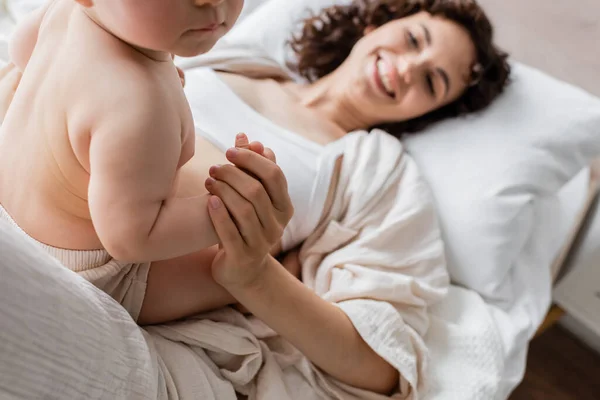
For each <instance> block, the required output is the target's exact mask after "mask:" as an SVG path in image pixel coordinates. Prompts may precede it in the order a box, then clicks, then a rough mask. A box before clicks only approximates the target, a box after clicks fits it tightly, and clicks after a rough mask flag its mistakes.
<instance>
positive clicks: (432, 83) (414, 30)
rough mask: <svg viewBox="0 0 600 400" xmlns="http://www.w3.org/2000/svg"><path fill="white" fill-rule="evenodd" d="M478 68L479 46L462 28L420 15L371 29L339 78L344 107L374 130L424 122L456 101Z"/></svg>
mask: <svg viewBox="0 0 600 400" xmlns="http://www.w3.org/2000/svg"><path fill="white" fill-rule="evenodd" d="M474 63H475V46H474V45H473V42H472V41H471V39H470V37H469V34H468V32H467V31H466V30H465V29H464V28H463V27H461V26H460V25H458V24H457V23H455V22H452V21H449V20H447V19H445V18H443V17H434V16H432V15H431V14H429V13H427V12H421V13H418V14H415V15H412V16H409V17H406V18H402V19H398V20H394V21H391V22H388V23H387V24H385V25H383V26H381V27H379V28H367V30H366V31H365V36H364V37H363V38H362V39H361V40H360V41H359V42H358V43H357V44H356V45H355V46H354V48H353V49H352V53H351V54H350V56H349V57H348V58H347V59H346V61H345V62H344V63H343V64H342V66H340V68H338V70H337V71H336V72H335V73H334V74H336V75H337V78H336V82H340V86H341V87H343V88H344V89H343V90H344V92H343V93H344V95H343V96H344V97H345V99H344V101H346V102H347V103H351V107H350V108H351V109H352V110H354V111H355V112H357V113H359V114H360V115H361V116H362V118H361V119H362V120H363V121H364V122H366V123H367V124H368V125H369V126H373V125H378V124H381V123H386V122H399V121H405V120H409V119H412V118H415V117H419V116H422V115H424V114H427V113H429V112H431V111H433V110H435V109H437V108H440V107H442V106H444V105H446V104H448V103H451V102H452V101H454V100H456V99H457V98H458V97H460V95H461V94H462V93H463V92H464V90H465V89H466V87H467V86H468V84H469V80H470V76H471V69H472V66H473V64H474ZM338 79H339V80H338ZM342 85H343V86H342Z"/></svg>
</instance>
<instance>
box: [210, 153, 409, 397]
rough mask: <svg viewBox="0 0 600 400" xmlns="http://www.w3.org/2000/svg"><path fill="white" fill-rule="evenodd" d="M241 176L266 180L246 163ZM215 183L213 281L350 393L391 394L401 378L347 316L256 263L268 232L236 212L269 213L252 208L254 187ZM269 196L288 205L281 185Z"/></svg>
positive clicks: (223, 178) (269, 264) (267, 264)
mask: <svg viewBox="0 0 600 400" xmlns="http://www.w3.org/2000/svg"><path fill="white" fill-rule="evenodd" d="M244 169H246V170H248V171H249V172H251V173H252V174H254V175H255V176H258V177H261V175H262V174H263V171H261V170H260V168H256V169H254V165H253V164H252V163H250V162H249V163H247V164H246V165H245V166H244ZM213 176H214V177H215V178H216V179H217V180H218V185H216V184H215V183H213V184H211V185H209V187H208V189H209V191H210V192H211V193H213V194H214V195H215V196H218V197H219V199H220V200H218V201H217V202H216V204H215V206H213V207H211V208H210V209H209V210H210V211H209V214H210V216H211V219H212V221H213V224H214V226H215V231H216V232H217V235H218V236H219V240H220V242H221V249H220V250H219V253H218V254H217V256H216V257H215V261H214V262H213V265H212V273H213V277H214V278H215V280H216V281H217V282H218V283H219V284H221V285H222V286H223V287H224V288H225V289H227V291H228V292H229V293H231V294H232V295H233V297H235V298H236V299H237V300H238V301H239V302H240V303H241V304H242V305H243V306H245V307H246V308H247V309H248V310H249V311H250V312H252V313H253V314H254V315H256V316H257V317H259V318H260V319H262V320H263V321H264V322H265V323H266V324H267V325H269V326H270V327H271V328H272V329H274V330H275V331H276V332H278V333H279V334H280V335H281V336H283V337H284V338H286V339H287V340H288V341H289V342H291V343H292V344H293V345H295V346H296V347H297V348H298V349H299V350H300V351H301V352H302V353H303V354H304V355H305V356H306V357H308V359H309V360H311V361H312V362H313V363H314V364H315V365H317V366H318V367H320V368H321V369H323V370H324V371H325V372H327V373H329V374H330V375H332V376H333V377H335V378H337V379H338V380H340V381H342V382H345V383H347V384H349V385H352V386H355V387H359V388H363V389H367V390H371V391H375V392H380V393H385V394H387V393H389V392H391V391H392V390H393V389H394V387H395V386H396V385H397V382H398V379H399V374H398V372H397V371H396V370H395V369H394V368H393V367H392V366H391V365H390V364H388V363H387V362H386V361H385V360H384V359H382V358H381V357H380V356H379V355H378V354H377V353H375V352H374V351H373V350H372V349H371V348H370V347H369V346H368V345H367V344H366V343H365V342H364V341H363V339H362V338H361V337H360V335H359V334H358V332H357V331H356V329H355V328H354V325H353V324H352V322H351V321H350V319H349V318H348V316H347V315H346V314H345V313H344V312H343V311H342V310H341V309H340V308H338V307H337V306H335V305H333V304H331V303H329V302H327V301H325V300H323V299H322V298H320V297H319V296H317V295H316V294H315V293H314V292H313V291H311V290H310V289H308V288H307V287H305V286H304V285H303V284H302V283H301V282H300V281H298V280H297V279H295V278H294V277H293V276H292V275H291V274H289V273H288V272H287V271H286V270H285V269H284V268H283V267H282V266H281V265H280V264H279V263H278V262H277V261H276V260H275V259H274V258H273V257H271V256H266V257H265V256H261V254H266V253H265V252H264V247H265V245H264V243H266V242H268V240H267V239H266V238H268V237H269V236H270V234H269V233H268V232H265V231H268V229H265V228H264V227H263V226H262V225H261V224H260V223H259V219H260V218H259V217H257V216H253V215H250V214H249V213H247V212H245V213H242V212H241V210H242V209H244V210H246V211H249V210H256V213H258V212H259V210H261V208H262V210H261V211H262V212H265V211H266V210H265V209H264V208H263V207H259V206H257V205H256V204H255V203H254V202H253V195H252V193H253V192H254V191H253V190H252V189H251V188H252V187H255V186H254V184H253V183H249V184H243V183H241V182H237V183H236V184H235V186H237V189H236V190H232V187H231V186H229V181H230V177H229V176H227V174H225V173H222V174H221V173H218V174H215V175H213ZM244 178H245V179H246V178H247V177H246V176H245V177H244ZM272 181H276V180H275V179H273V180H272ZM232 186H234V185H233V184H232ZM266 189H267V191H268V192H269V197H270V198H271V199H272V200H273V204H274V206H275V208H277V207H278V206H277V205H278V204H282V205H283V204H284V203H285V202H286V201H285V199H284V198H283V197H284V195H285V196H287V190H286V185H285V181H282V182H281V184H280V185H274V187H271V188H269V187H266ZM215 199H216V197H214V198H213V199H211V201H212V200H215ZM288 201H289V198H288ZM247 203H251V204H253V205H254V206H253V207H249V206H248V204H247ZM260 248H263V251H262V252H261V251H260V250H259V249H260ZM257 249H258V250H257Z"/></svg>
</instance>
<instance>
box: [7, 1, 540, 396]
mask: <svg viewBox="0 0 600 400" xmlns="http://www.w3.org/2000/svg"><path fill="white" fill-rule="evenodd" d="M36 1H37V2H38V3H39V2H40V0H29V1H27V2H25V1H24V2H23V4H25V3H27V4H34V3H35V2H36ZM19 15H20V14H19ZM13 26H14V24H13V23H12V21H11V19H10V18H9V16H8V14H6V12H5V10H2V12H1V13H0V35H3V36H4V38H5V37H6V36H7V35H8V34H9V33H10V31H11V29H12V28H13ZM6 49H7V47H6V40H0V59H1V60H6V59H7V52H6ZM515 273H518V274H521V278H522V279H521V280H522V282H523V285H524V286H523V288H520V289H519V291H518V293H515V296H516V299H517V300H516V301H515V303H514V304H513V305H512V306H511V307H510V308H507V309H504V310H501V309H499V308H497V307H493V306H490V305H487V304H485V303H484V302H483V301H482V299H481V297H480V296H479V295H478V294H476V293H474V292H472V291H467V290H464V289H461V288H458V287H452V288H451V290H450V293H449V296H448V298H447V299H446V301H444V302H443V303H442V304H440V305H439V306H437V307H435V308H434V310H432V312H433V315H434V316H436V318H433V319H432V329H431V332H434V334H433V335H429V336H427V337H426V341H427V343H428V345H429V348H430V352H431V359H432V362H433V363H436V362H437V363H438V364H439V367H438V368H437V369H436V371H435V376H433V377H432V378H433V379H432V381H433V382H434V385H433V386H432V389H431V391H430V393H429V395H428V396H426V397H427V398H429V399H441V398H443V399H457V400H459V399H460V400H466V399H469V398H472V399H473V400H479V399H481V400H488V399H489V400H494V399H498V400H500V399H506V398H507V397H508V394H509V393H510V392H511V391H512V390H513V389H514V387H515V386H516V385H517V384H518V382H519V381H520V379H521V377H522V374H523V371H524V367H525V359H526V350H527V344H528V341H529V339H530V337H531V336H532V335H533V334H534V332H535V330H536V327H537V326H538V324H539V323H540V322H541V320H542V319H543V317H544V315H545V311H546V309H547V307H548V305H549V288H546V287H536V286H535V284H534V283H535V282H537V281H538V280H539V279H537V278H538V277H539V274H546V273H549V272H548V271H534V270H530V269H529V268H527V266H524V268H522V269H520V270H519V271H516V272H515ZM496 336H499V337H500V339H501V340H500V341H499V342H497V343H500V344H499V345H493V346H490V340H489V339H490V337H496ZM458 337H460V340H457V338H458ZM450 339H452V340H450ZM492 342H496V341H492ZM115 343H116V342H115ZM449 343H453V345H452V346H449V345H448V344H449ZM498 346H500V347H501V348H499V347H498ZM485 353H489V354H490V355H492V354H500V355H501V356H500V357H496V356H491V357H487V358H483V359H482V358H481V357H480V356H479V355H481V354H485ZM474 354H478V356H476V357H474V356H473V355H474ZM442 361H443V362H442ZM482 363H484V364H485V365H482ZM484 366H485V368H481V367H484ZM482 369H483V370H486V371H488V373H487V374H486V375H483V376H482V375H481V374H480V373H479V371H480V370H482ZM492 370H494V371H497V374H489V371H492ZM465 377H467V378H468V379H465ZM450 388H452V390H451V392H448V390H449V389H450ZM461 393H470V395H469V396H470V397H465V396H464V395H461ZM473 393H477V395H476V396H473V395H472V394H473Z"/></svg>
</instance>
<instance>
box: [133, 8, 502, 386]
mask: <svg viewBox="0 0 600 400" xmlns="http://www.w3.org/2000/svg"><path fill="white" fill-rule="evenodd" d="M291 45H292V48H293V49H294V50H295V52H296V54H297V57H298V60H297V65H296V68H297V71H298V72H299V73H300V74H301V75H302V76H304V77H305V78H307V79H308V81H309V82H310V83H308V84H300V83H296V82H293V81H291V80H290V79H289V78H286V76H285V74H284V73H282V72H281V71H276V70H273V73H272V75H271V76H269V75H268V74H266V75H265V74H262V75H261V74H259V75H258V76H256V74H252V75H253V77H250V76H245V75H244V74H243V73H238V74H232V73H227V72H218V73H217V72H215V71H214V70H213V69H210V68H202V69H195V70H192V71H189V72H188V73H187V76H186V78H187V89H186V90H187V95H188V98H189V101H190V104H191V106H192V111H193V112H194V117H195V120H196V123H197V126H198V128H199V130H201V133H200V134H201V135H202V137H203V139H201V138H200V137H199V138H198V140H197V144H196V145H197V149H196V156H195V157H194V159H193V160H192V161H191V162H190V163H189V164H187V165H186V166H184V168H183V174H182V179H181V181H180V182H179V187H178V194H179V195H180V196H188V195H195V194H198V193H206V191H207V189H209V190H210V192H211V193H213V194H217V195H219V194H221V193H223V191H224V190H227V189H226V188H227V185H225V184H224V183H223V182H224V180H226V178H225V175H226V174H227V171H228V170H230V167H228V166H224V167H219V168H212V169H211V166H213V165H219V164H225V163H226V159H225V158H224V156H223V154H222V150H223V148H224V147H227V146H229V145H230V144H231V143H232V140H231V139H232V136H231V135H233V134H235V133H236V132H238V131H245V132H247V133H248V134H249V136H250V137H251V139H254V140H260V141H262V142H263V143H264V144H265V145H267V146H269V147H271V148H273V150H274V151H275V154H277V156H278V163H279V165H280V167H281V169H282V170H283V172H284V173H285V175H286V177H287V180H288V183H289V191H290V196H291V198H292V202H293V205H294V207H295V209H296V214H295V216H294V218H293V219H292V221H291V222H290V224H289V226H288V228H286V231H285V232H284V235H283V238H282V242H281V244H280V246H278V248H277V249H274V251H273V253H274V254H279V253H280V252H281V251H284V252H285V251H290V250H292V249H294V248H295V247H297V246H298V245H300V244H301V243H302V242H303V241H304V240H305V239H306V238H307V237H308V236H309V235H310V234H311V233H312V232H313V231H315V230H316V229H317V227H318V226H320V225H321V222H322V221H323V220H324V219H326V216H327V214H328V213H329V212H330V211H331V209H332V208H335V205H334V202H335V199H336V189H337V188H338V187H337V181H338V179H339V176H340V173H341V171H340V169H341V165H342V160H343V158H342V156H343V157H347V152H346V149H347V141H348V140H350V139H347V138H350V136H351V135H350V136H348V135H347V134H348V133H352V132H355V131H360V130H366V129H371V128H373V127H382V128H384V129H385V130H387V131H388V132H390V133H392V134H394V135H396V136H398V137H399V136H401V135H402V134H404V133H411V132H416V131H418V130H420V129H423V128H424V127H426V126H427V125H428V124H430V123H433V122H436V121H438V120H441V119H443V118H448V117H454V116H458V115H461V114H465V113H468V112H473V111H477V110H480V109H483V108H484V107H486V106H487V105H488V104H489V103H490V102H491V101H492V100H493V99H494V98H495V97H496V96H497V95H498V94H499V93H500V92H501V91H502V89H503V88H504V86H505V84H506V81H507V77H508V74H509V68H508V65H507V63H506V55H505V54H504V53H502V52H500V51H499V50H497V49H496V48H495V47H494V46H493V44H492V28H491V25H490V23H489V21H488V20H487V18H486V17H485V15H484V14H483V12H482V10H481V9H480V8H479V7H478V5H477V4H476V3H474V2H473V1H470V0H457V1H443V0H429V1H418V0H406V1H372V2H368V3H367V2H355V3H354V4H352V5H349V6H336V7H332V8H329V9H326V10H324V11H323V12H322V13H321V14H320V15H317V16H315V17H313V18H311V19H309V20H307V21H305V23H304V28H303V30H302V32H301V34H300V35H299V36H298V37H296V38H294V39H293V40H292V42H291ZM207 59H210V58H207ZM201 63H204V64H205V65H208V64H209V63H208V62H204V61H201ZM215 69H221V70H231V68H228V67H227V66H226V65H223V64H219V65H218V66H217V67H215ZM242 72H243V71H242ZM248 75H250V72H249V73H248ZM226 105H227V106H229V108H228V107H227V106H226ZM232 115H234V116H235V118H232ZM209 170H210V171H211V173H210V175H211V177H212V180H211V179H209V180H208V181H207V178H208V177H207V175H206V172H205V171H209ZM205 181H206V182H207V183H206V186H207V187H205V186H204V182H205ZM384 211H385V210H384ZM217 251H218V250H217V249H212V250H211V251H210V252H207V253H204V254H203V255H201V257H214V256H215V254H216V253H217ZM309 256H310V255H308V256H307V257H309ZM195 257H196V256H195ZM307 257H305V259H306V258H307ZM437 257H438V258H437V259H436V261H438V264H437V265H436V268H438V267H443V264H442V263H440V262H439V261H440V260H441V255H439V254H438V256H437ZM197 261H198V260H197V259H194V258H192V257H187V258H183V259H181V260H176V261H175V262H169V263H162V264H157V265H153V267H152V268H151V270H150V275H149V277H148V283H147V285H148V286H147V289H146V294H145V295H146V298H145V300H144V308H145V307H147V306H148V309H153V310H158V312H157V313H155V314H152V315H149V314H147V313H145V312H144V311H145V310H144V308H142V312H141V314H140V320H139V321H138V322H140V323H156V322H162V321H167V320H171V319H173V318H179V317H183V316H186V315H192V314H195V313H197V312H200V311H203V310H206V309H210V308H213V307H216V306H220V305H225V304H230V303H233V302H236V301H239V302H240V303H241V304H242V305H243V306H245V307H246V308H248V309H249V310H250V311H251V312H252V313H253V314H255V315H256V316H258V317H259V318H260V319H262V320H263V321H264V322H265V323H266V324H267V325H268V326H269V327H270V328H272V329H273V330H275V331H276V332H277V333H279V334H280V335H281V336H282V337H284V338H285V339H287V341H289V342H291V343H292V344H293V345H294V346H295V347H296V348H298V349H299V350H300V351H301V352H302V353H303V354H304V356H306V357H307V358H308V359H309V360H310V361H311V362H312V363H313V364H314V365H316V366H317V367H319V368H320V369H322V370H323V371H325V372H327V373H328V374H329V375H330V376H332V377H334V378H336V379H337V380H339V381H341V382H343V383H345V384H347V385H350V386H354V387H357V388H361V389H365V390H368V391H372V392H378V393H388V392H390V391H391V390H392V389H393V388H395V387H396V388H398V380H399V379H400V386H399V387H400V391H401V392H403V394H404V395H408V393H409V392H413V391H414V392H416V391H418V390H419V387H418V386H420V383H419V382H418V381H419V379H420V378H414V377H408V376H403V374H404V375H408V374H407V373H405V372H404V371H400V368H399V367H398V366H397V365H396V364H394V363H393V362H391V361H390V359H389V358H387V357H384V355H382V354H383V353H382V351H381V349H377V350H375V349H373V347H374V346H373V343H372V342H370V341H369V338H368V334H366V333H365V332H364V331H362V330H361V328H360V327H359V326H358V322H357V321H356V320H355V319H354V314H352V312H350V311H348V309H345V308H344V307H343V306H340V307H336V306H334V305H333V304H332V303H331V302H329V301H326V300H324V299H323V298H321V297H319V296H317V295H316V294H315V293H314V292H313V291H312V290H310V289H308V288H307V287H305V286H303V285H301V284H299V283H298V281H296V280H295V279H291V277H290V276H289V275H288V274H282V273H281V271H283V269H282V268H275V267H272V268H271V269H269V274H266V275H268V279H265V280H264V281H263V282H262V284H261V285H262V289H263V290H257V289H256V288H253V289H248V288H244V289H240V288H236V287H234V286H231V287H228V286H227V285H224V286H221V285H218V284H216V283H214V284H210V283H207V284H203V285H204V286H203V287H201V288H199V287H198V285H197V284H195V283H196V282H199V281H203V282H207V280H205V279H204V280H201V279H198V278H199V275H206V274H210V272H209V271H198V269H197V268H195V265H197ZM303 261H305V260H303ZM283 264H284V266H285V267H286V268H287V269H288V270H291V271H294V270H297V269H298V256H297V253H295V252H290V253H288V256H287V257H286V258H285V259H284V261H283ZM272 265H274V264H272ZM174 271H177V272H174ZM303 272H305V275H307V274H306V271H303ZM437 273H438V274H439V275H437V276H436V277H435V279H437V281H436V282H435V283H432V284H431V290H430V292H431V293H429V295H430V296H429V297H427V296H425V295H424V296H423V299H424V300H423V302H424V303H425V305H427V304H431V302H433V301H437V300H439V299H440V297H441V294H440V293H441V292H443V287H444V279H443V278H444V277H443V276H441V275H443V274H441V273H440V272H439V271H438V272H437ZM312 278H313V277H312V276H311V277H307V276H304V279H312ZM435 279H434V280H435ZM265 288H267V289H269V290H266V289H265ZM312 289H314V285H313V287H312ZM421 289H422V288H421ZM199 293H200V294H201V295H199ZM207 293H209V294H210V296H207ZM207 298H210V299H211V301H210V303H207V302H206V299H207ZM332 301H335V300H332ZM300 305H302V306H301V307H300ZM420 306H421V305H420ZM407 315H408V314H407ZM405 319H406V320H407V321H409V324H408V325H410V327H409V328H407V329H414V330H415V331H416V332H417V334H414V335H410V338H412V339H411V340H414V341H418V336H419V335H420V334H422V333H423V332H422V331H423V330H422V329H419V328H416V327H415V326H418V325H419V321H410V318H409V317H408V316H406V318H405ZM415 346H416V347H418V345H417V344H415ZM348 349H352V351H348ZM417 353H418V351H417ZM399 371H400V377H398V372H399ZM415 371H417V372H416V373H422V372H423V369H422V368H421V367H415ZM415 379H416V380H415Z"/></svg>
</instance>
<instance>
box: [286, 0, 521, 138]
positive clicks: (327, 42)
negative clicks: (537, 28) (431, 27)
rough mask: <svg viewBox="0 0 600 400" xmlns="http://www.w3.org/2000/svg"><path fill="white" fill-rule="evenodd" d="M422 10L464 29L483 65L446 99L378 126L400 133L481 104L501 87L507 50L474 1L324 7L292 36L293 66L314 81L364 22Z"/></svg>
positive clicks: (384, 0) (385, 0)
mask: <svg viewBox="0 0 600 400" xmlns="http://www.w3.org/2000/svg"><path fill="white" fill-rule="evenodd" d="M421 11H427V12H428V13H430V14H431V15H433V16H441V17H444V18H446V19H448V20H450V21H453V22H456V23H458V24H459V25H461V26H462V27H464V28H465V29H466V30H467V32H468V33H469V36H470V38H471V40H472V41H473V43H474V45H475V49H476V54H477V63H479V64H480V65H481V67H482V68H480V69H479V71H478V72H477V79H478V81H477V83H476V84H474V85H472V86H469V87H467V88H466V90H465V92H464V93H463V94H462V95H461V97H459V98H458V99H457V100H455V101H454V102H452V103H450V104H447V105H445V106H443V107H441V108H438V109H437V110H434V111H432V112H430V113H428V114H425V115H423V116H420V117H417V118H413V119H411V120H407V121H401V122H395V123H389V124H383V125H381V126H377V128H381V129H384V130H386V131H387V132H389V133H391V134H393V135H394V136H396V137H401V136H402V135H403V134H405V133H413V132H418V131H421V130H423V129H424V128H426V127H427V126H429V125H430V124H432V123H435V122H438V121H441V120H443V119H446V118H451V117H457V116H460V115H465V114H468V113H472V112H476V111H479V110H482V109H484V108H485V107H487V106H488V105H489V104H490V103H491V102H492V101H493V100H494V99H495V98H496V97H497V96H498V95H499V94H500V93H502V91H503V90H504V87H505V86H506V85H507V83H508V77H509V75H510V66H509V64H508V61H507V58H508V54H507V53H505V52H503V51H501V50H500V49H498V48H497V47H496V46H495V45H494V43H493V36H494V30H493V27H492V24H491V23H490V20H489V19H488V17H487V16H486V15H485V13H484V11H483V10H482V9H481V7H480V6H479V5H478V4H477V3H476V1H475V0H356V1H354V2H352V4H350V5H337V6H332V7H329V8H326V9H324V10H323V11H321V12H320V14H317V15H311V16H310V17H309V18H307V19H305V20H304V21H303V22H302V23H301V25H302V29H301V31H300V33H299V34H298V35H297V36H295V37H293V38H292V40H291V41H290V45H291V48H292V50H293V51H294V52H295V55H296V60H295V64H294V65H292V68H293V69H294V70H295V71H296V72H297V73H299V74H300V75H301V76H303V77H304V78H306V79H308V80H309V81H311V82H312V81H315V80H317V79H319V78H321V77H323V76H325V75H327V74H329V73H331V72H333V71H334V70H335V69H336V68H337V67H339V66H340V65H341V64H342V63H343V62H344V60H345V59H346V58H347V57H348V55H349V54H350V52H351V51H352V48H353V47H354V45H355V44H356V42H358V41H359V40H360V39H361V37H362V36H363V35H364V31H365V28H367V27H368V26H374V27H379V26H381V25H384V24H385V23H387V22H389V21H392V20H395V19H400V18H404V17H407V16H410V15H413V14H416V13H418V12H421ZM473 77H474V78H475V76H473ZM374 128H375V127H374Z"/></svg>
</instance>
